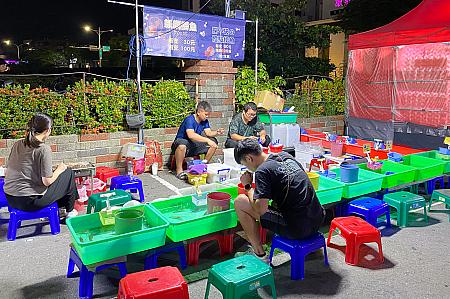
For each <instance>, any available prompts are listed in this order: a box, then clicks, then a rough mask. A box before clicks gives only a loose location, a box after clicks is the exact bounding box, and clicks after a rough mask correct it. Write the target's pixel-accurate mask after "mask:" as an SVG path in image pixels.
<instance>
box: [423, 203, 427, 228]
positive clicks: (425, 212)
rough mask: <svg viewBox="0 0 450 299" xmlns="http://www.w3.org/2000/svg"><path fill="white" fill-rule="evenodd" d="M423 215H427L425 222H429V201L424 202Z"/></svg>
mask: <svg viewBox="0 0 450 299" xmlns="http://www.w3.org/2000/svg"><path fill="white" fill-rule="evenodd" d="M423 215H424V216H425V222H426V223H428V214H427V203H426V202H425V203H424V204H423Z"/></svg>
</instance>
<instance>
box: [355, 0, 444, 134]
mask: <svg viewBox="0 0 450 299" xmlns="http://www.w3.org/2000/svg"><path fill="white" fill-rule="evenodd" d="M349 50H350V52H349V63H348V70H347V86H348V88H347V99H348V104H349V105H348V111H347V120H348V126H349V134H350V135H357V136H358V137H365V138H383V139H390V140H392V139H394V131H396V132H397V131H401V132H403V133H406V132H409V133H411V132H412V133H414V132H416V133H421V134H428V135H434V136H445V135H450V131H449V130H447V129H448V126H450V116H449V114H450V113H449V112H450V96H449V95H450V1H449V0H424V1H422V2H421V3H420V4H419V5H418V6H417V7H416V8H414V9H413V10H411V11H410V12H408V13H407V14H405V15H404V16H402V17H400V18H399V19H397V20H395V21H393V22H391V23H389V24H387V25H385V26H382V27H379V28H376V29H373V30H370V31H367V32H363V33H359V34H354V35H351V36H350V38H349Z"/></svg>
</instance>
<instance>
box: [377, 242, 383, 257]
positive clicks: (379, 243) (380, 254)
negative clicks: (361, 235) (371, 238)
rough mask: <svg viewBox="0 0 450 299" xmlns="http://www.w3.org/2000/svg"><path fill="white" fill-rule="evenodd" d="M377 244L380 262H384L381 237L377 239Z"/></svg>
mask: <svg viewBox="0 0 450 299" xmlns="http://www.w3.org/2000/svg"><path fill="white" fill-rule="evenodd" d="M377 244H378V254H379V256H380V262H381V263H384V256H383V246H382V245H381V238H380V239H378V240H377Z"/></svg>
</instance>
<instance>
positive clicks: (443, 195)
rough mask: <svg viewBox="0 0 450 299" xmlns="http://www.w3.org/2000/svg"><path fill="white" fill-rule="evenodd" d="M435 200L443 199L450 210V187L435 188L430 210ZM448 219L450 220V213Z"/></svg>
mask: <svg viewBox="0 0 450 299" xmlns="http://www.w3.org/2000/svg"><path fill="white" fill-rule="evenodd" d="M433 201H441V202H443V203H445V207H446V208H447V209H449V210H450V189H438V190H434V191H433V195H431V199H430V205H429V206H428V211H430V210H431V204H432V203H433ZM448 221H450V214H449V215H448Z"/></svg>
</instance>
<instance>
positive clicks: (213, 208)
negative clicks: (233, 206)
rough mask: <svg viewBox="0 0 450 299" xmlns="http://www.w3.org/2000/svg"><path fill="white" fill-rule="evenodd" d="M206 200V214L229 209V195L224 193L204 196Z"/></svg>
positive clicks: (212, 193)
mask: <svg viewBox="0 0 450 299" xmlns="http://www.w3.org/2000/svg"><path fill="white" fill-rule="evenodd" d="M206 198H207V200H208V214H212V213H216V212H220V211H225V210H229V209H230V200H231V195H230V194H228V193H225V192H211V193H209V194H208V195H207V196H206Z"/></svg>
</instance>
